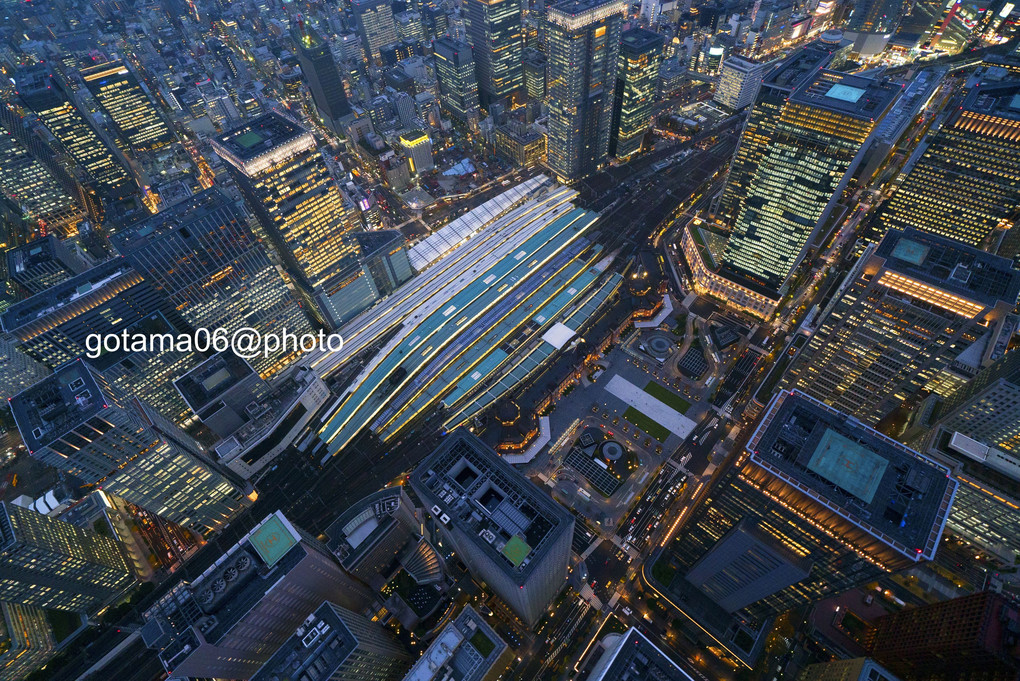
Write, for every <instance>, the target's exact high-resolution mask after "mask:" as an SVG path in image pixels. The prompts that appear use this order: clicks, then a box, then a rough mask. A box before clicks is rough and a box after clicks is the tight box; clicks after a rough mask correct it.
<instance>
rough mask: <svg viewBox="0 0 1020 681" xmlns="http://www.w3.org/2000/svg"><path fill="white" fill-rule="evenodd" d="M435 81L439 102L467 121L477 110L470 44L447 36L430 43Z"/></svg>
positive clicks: (457, 116) (476, 88)
mask: <svg viewBox="0 0 1020 681" xmlns="http://www.w3.org/2000/svg"><path fill="white" fill-rule="evenodd" d="M432 57H433V59H435V62H436V80H438V81H439V101H440V102H441V103H442V105H443V108H444V109H446V110H447V111H448V112H449V113H450V115H451V116H453V117H454V118H456V119H458V120H460V121H467V119H468V117H469V115H470V114H471V113H472V112H476V111H477V110H478V79H477V77H476V76H475V60H474V59H473V58H472V56H471V46H470V45H468V44H467V43H465V42H463V41H461V40H456V39H454V38H450V37H444V38H439V39H438V40H436V41H435V42H433V43H432Z"/></svg>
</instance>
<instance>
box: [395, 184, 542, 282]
mask: <svg viewBox="0 0 1020 681" xmlns="http://www.w3.org/2000/svg"><path fill="white" fill-rule="evenodd" d="M549 181H550V180H549V178H548V177H546V176H545V175H536V176H535V177H533V178H531V179H529V180H525V181H524V182H522V183H520V184H519V185H517V186H515V187H511V188H510V189H508V190H506V191H505V192H503V193H502V194H500V195H499V196H496V197H493V198H491V199H489V200H488V201H486V202H485V203H483V204H482V205H480V206H478V207H477V208H474V209H472V210H470V211H468V212H467V213H465V214H464V215H461V216H460V217H459V218H457V219H456V220H453V221H451V222H450V223H449V224H447V225H445V226H444V227H442V228H440V229H438V230H436V231H435V232H433V233H432V234H430V235H429V236H427V237H425V238H424V239H422V240H421V241H419V242H418V243H417V244H415V245H414V246H412V247H411V250H410V251H409V252H408V257H409V258H410V260H411V266H412V267H413V268H414V269H415V271H416V272H421V271H422V270H423V269H425V268H426V267H428V266H429V265H431V264H432V263H434V262H435V261H437V260H439V259H440V258H442V257H443V256H444V255H446V254H447V253H449V252H450V251H452V250H453V249H455V248H457V247H458V246H460V245H461V244H462V243H464V242H465V241H467V240H468V239H470V238H471V237H472V236H474V235H475V234H477V233H478V232H479V231H481V230H482V228H484V227H485V226H486V225H488V224H490V223H492V221H493V220H495V219H496V218H498V217H499V216H501V215H502V214H503V213H506V212H507V211H508V210H510V209H511V208H513V207H514V206H515V205H517V204H519V203H520V202H521V201H523V200H525V199H526V198H528V196H529V195H530V194H531V192H532V191H534V190H535V189H537V188H538V187H540V186H542V185H543V184H545V183H547V182H549Z"/></svg>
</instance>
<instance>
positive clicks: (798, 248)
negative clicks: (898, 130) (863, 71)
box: [722, 71, 900, 293]
mask: <svg viewBox="0 0 1020 681" xmlns="http://www.w3.org/2000/svg"><path fill="white" fill-rule="evenodd" d="M899 93H900V87H899V86H894V85H892V84H888V83H883V82H880V81H876V80H871V79H868V78H861V77H858V76H850V75H846V74H843V73H839V72H835V71H819V72H817V73H816V74H815V75H814V77H812V78H810V79H809V80H808V81H807V82H806V83H805V84H804V85H802V86H801V87H800V88H798V89H797V90H795V91H794V92H793V93H792V94H791V95H790V96H789V98H788V99H787V100H786V101H785V102H784V103H783V105H782V108H781V110H780V111H779V112H778V116H777V117H776V120H775V130H774V132H773V133H772V134H771V136H770V137H771V139H770V141H769V144H768V148H767V149H766V150H765V153H764V154H763V155H762V157H761V161H760V163H759V164H758V167H757V169H756V170H755V171H754V174H753V176H752V177H751V178H750V182H749V183H748V186H747V193H746V201H745V203H744V205H743V207H742V208H741V211H740V214H739V215H738V216H737V220H736V223H735V224H734V226H733V231H732V233H731V234H730V238H729V242H728V243H727V244H726V250H725V251H724V252H723V256H722V269H723V274H724V276H730V275H735V277H736V278H737V279H738V283H739V282H740V281H742V280H745V279H746V280H749V281H750V282H752V283H754V284H757V285H759V286H763V287H765V288H767V289H768V290H771V291H775V292H777V293H780V292H781V291H782V287H783V286H785V284H786V282H787V281H788V280H789V278H790V276H791V275H792V274H793V272H794V270H795V269H796V267H797V265H799V264H800V261H801V259H802V258H803V256H804V253H805V252H806V250H807V248H808V247H809V246H810V245H811V241H812V239H813V238H814V236H815V234H816V231H817V230H818V229H819V227H820V226H821V225H822V223H823V222H824V221H825V219H826V218H827V217H828V215H829V213H830V211H831V210H832V208H833V206H834V205H835V204H836V202H837V201H839V199H840V198H841V194H842V191H843V189H844V188H845V187H846V185H847V183H848V182H849V180H850V176H851V175H852V174H853V171H854V170H856V168H857V166H858V164H859V163H860V161H861V159H862V158H863V156H864V153H865V152H866V150H867V146H868V141H869V137H870V135H871V132H872V130H873V129H874V128H875V126H876V125H877V123H878V122H879V121H881V119H882V118H883V116H885V113H886V111H888V109H889V107H890V106H891V105H892V103H893V101H895V99H896V97H897V96H898V95H899Z"/></svg>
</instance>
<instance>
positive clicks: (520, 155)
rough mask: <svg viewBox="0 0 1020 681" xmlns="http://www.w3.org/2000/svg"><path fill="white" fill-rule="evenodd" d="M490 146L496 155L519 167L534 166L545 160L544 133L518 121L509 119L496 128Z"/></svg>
mask: <svg viewBox="0 0 1020 681" xmlns="http://www.w3.org/2000/svg"><path fill="white" fill-rule="evenodd" d="M492 146H493V147H494V150H495V152H496V154H497V155H499V156H501V157H503V158H505V159H506V160H508V161H510V162H511V163H513V164H514V165H516V166H518V167H520V168H534V167H535V166H538V165H541V164H542V163H543V162H544V161H545V156H546V139H545V135H544V134H543V133H542V132H540V131H539V130H536V129H535V128H534V127H532V126H529V125H525V124H524V123H522V122H520V121H510V122H508V123H507V124H506V125H501V126H499V127H498V128H496V130H495V132H494V133H493V136H492Z"/></svg>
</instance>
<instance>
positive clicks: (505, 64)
mask: <svg viewBox="0 0 1020 681" xmlns="http://www.w3.org/2000/svg"><path fill="white" fill-rule="evenodd" d="M522 7H523V5H522V0H464V5H463V7H462V8H461V13H462V16H463V17H464V28H465V31H466V33H467V42H468V44H470V45H471V52H472V54H473V55H474V60H475V72H476V73H477V74H478V95H479V98H480V99H481V104H482V106H483V107H484V108H485V109H486V110H488V108H489V107H490V106H492V105H493V104H495V103H496V102H499V101H502V100H506V99H508V98H510V97H513V96H514V95H516V94H517V93H518V92H519V91H520V89H521V88H522V87H523V86H524V65H523V62H522V54H523V50H524V29H523V28H522V25H521V16H522Z"/></svg>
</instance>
